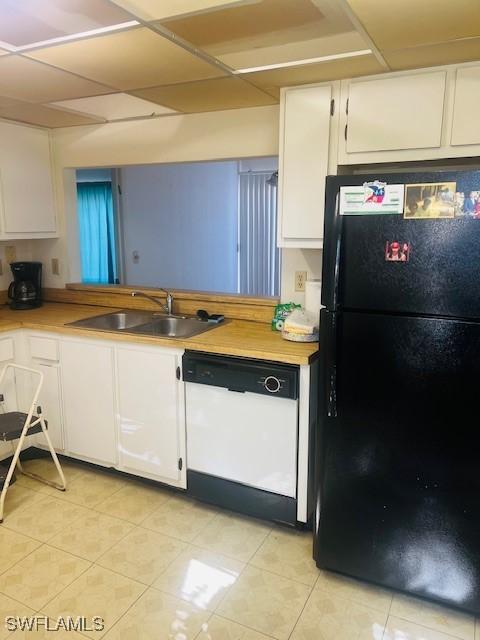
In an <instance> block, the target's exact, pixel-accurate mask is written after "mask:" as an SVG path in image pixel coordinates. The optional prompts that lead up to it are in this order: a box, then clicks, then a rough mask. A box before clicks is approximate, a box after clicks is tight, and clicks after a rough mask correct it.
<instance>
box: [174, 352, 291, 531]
mask: <svg viewBox="0 0 480 640" xmlns="http://www.w3.org/2000/svg"><path fill="white" fill-rule="evenodd" d="M183 379H184V380H185V382H186V398H185V400H186V423H187V490H188V492H189V493H190V494H192V495H193V496H195V497H197V498H199V499H202V500H205V501H207V502H211V503H213V504H216V505H219V506H223V507H225V508H229V509H234V510H237V511H241V512H243V513H247V514H249V515H253V516H257V517H263V518H268V519H271V520H277V521H281V522H288V523H290V524H295V523H296V511H297V507H296V500H297V441H298V368H297V367H295V366H289V365H281V364H277V363H270V362H260V361H256V360H250V359H244V358H230V357H224V356H213V355H210V354H204V353H195V352H186V353H185V355H184V357H183Z"/></svg>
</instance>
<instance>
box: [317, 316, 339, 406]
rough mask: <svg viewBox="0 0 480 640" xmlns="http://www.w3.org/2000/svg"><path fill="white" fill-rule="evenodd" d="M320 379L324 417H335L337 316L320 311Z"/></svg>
mask: <svg viewBox="0 0 480 640" xmlns="http://www.w3.org/2000/svg"><path fill="white" fill-rule="evenodd" d="M320 332H321V336H320V344H321V345H325V347H324V348H323V349H322V350H321V354H322V355H321V367H320V370H321V378H322V379H323V381H324V382H323V384H322V386H323V389H324V395H323V407H324V409H323V410H324V412H325V415H326V417H328V418H336V417H337V346H336V343H337V316H336V314H334V313H331V312H329V311H327V310H326V309H322V311H321V313H320Z"/></svg>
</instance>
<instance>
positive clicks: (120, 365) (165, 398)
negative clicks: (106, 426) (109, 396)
mask: <svg viewBox="0 0 480 640" xmlns="http://www.w3.org/2000/svg"><path fill="white" fill-rule="evenodd" d="M181 355H182V353H181V352H180V351H175V350H173V349H163V348H160V347H154V348H144V349H142V348H138V347H135V348H133V347H132V348H128V347H119V348H117V389H118V394H117V396H118V429H119V456H120V459H119V464H120V468H121V469H122V470H124V471H127V472H129V473H133V474H136V475H141V476H145V477H148V478H153V479H156V480H160V481H162V482H165V483H167V484H171V485H174V486H178V487H183V488H185V487H186V473H185V467H186V465H185V420H184V414H185V409H184V406H185V405H184V383H183V382H181V381H179V380H178V379H177V375H176V373H177V367H179V366H180V364H181Z"/></svg>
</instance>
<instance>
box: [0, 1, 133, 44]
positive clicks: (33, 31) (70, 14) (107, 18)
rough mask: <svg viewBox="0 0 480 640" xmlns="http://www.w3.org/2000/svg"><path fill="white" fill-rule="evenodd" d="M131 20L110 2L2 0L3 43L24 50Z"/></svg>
mask: <svg viewBox="0 0 480 640" xmlns="http://www.w3.org/2000/svg"><path fill="white" fill-rule="evenodd" d="M129 20H131V17H130V16H129V14H128V13H126V12H125V11H123V10H122V9H121V8H120V7H117V6H116V5H114V4H112V3H111V2H109V1H108V0H1V2H0V40H2V41H3V42H8V43H9V44H12V45H14V46H17V47H18V46H25V45H29V44H32V43H34V42H41V41H43V40H51V39H52V38H59V37H62V36H67V35H72V34H75V33H81V32H84V31H91V30H93V29H98V28H102V27H109V26H112V25H114V24H119V23H122V22H127V21H129Z"/></svg>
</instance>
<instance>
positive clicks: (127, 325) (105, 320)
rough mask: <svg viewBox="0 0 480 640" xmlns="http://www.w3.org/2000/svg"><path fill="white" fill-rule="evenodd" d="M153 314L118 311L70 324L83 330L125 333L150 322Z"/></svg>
mask: <svg viewBox="0 0 480 640" xmlns="http://www.w3.org/2000/svg"><path fill="white" fill-rule="evenodd" d="M152 317H153V314H152V313H151V312H149V311H128V310H127V311H118V312H115V313H104V314H103V315H101V316H95V317H93V318H85V319H84V320H77V321H76V322H70V323H69V326H71V327H83V328H85V329H98V330H99V331H126V330H127V329H131V328H132V327H137V326H138V325H139V324H145V323H146V322H148V321H149V320H151V319H152Z"/></svg>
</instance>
